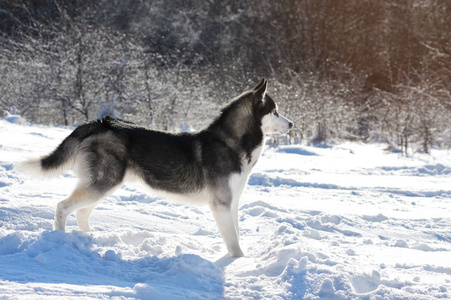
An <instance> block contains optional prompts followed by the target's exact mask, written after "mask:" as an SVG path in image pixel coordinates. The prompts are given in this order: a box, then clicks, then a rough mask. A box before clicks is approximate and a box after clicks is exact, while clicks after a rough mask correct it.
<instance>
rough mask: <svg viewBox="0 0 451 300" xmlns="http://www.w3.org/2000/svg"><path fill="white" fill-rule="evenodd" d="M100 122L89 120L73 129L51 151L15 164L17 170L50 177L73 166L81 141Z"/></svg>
mask: <svg viewBox="0 0 451 300" xmlns="http://www.w3.org/2000/svg"><path fill="white" fill-rule="evenodd" d="M99 126H100V127H102V125H101V122H96V121H94V122H91V123H88V124H85V125H82V126H79V127H78V128H77V129H75V130H74V131H73V132H72V133H71V134H70V135H69V136H68V137H67V138H66V139H65V140H64V141H63V142H62V143H61V144H60V145H59V146H58V147H57V148H56V149H55V150H54V151H53V152H52V153H50V154H48V155H45V156H42V157H38V158H31V159H28V160H25V161H22V162H19V163H17V164H16V165H15V169H16V170H17V171H19V172H22V173H26V174H28V175H31V176H33V177H36V178H52V177H56V176H58V175H61V174H62V173H63V172H65V171H67V170H69V169H71V168H73V166H74V164H75V159H76V157H77V153H78V150H79V148H80V145H81V143H82V142H83V140H84V139H85V138H87V137H88V136H90V135H92V134H93V133H94V132H96V131H97V132H98V130H96V129H99Z"/></svg>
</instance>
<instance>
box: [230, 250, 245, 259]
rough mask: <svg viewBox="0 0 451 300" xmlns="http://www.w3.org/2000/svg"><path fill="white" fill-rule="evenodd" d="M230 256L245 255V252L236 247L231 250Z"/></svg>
mask: <svg viewBox="0 0 451 300" xmlns="http://www.w3.org/2000/svg"><path fill="white" fill-rule="evenodd" d="M230 256H231V257H243V256H244V253H243V251H241V249H236V250H234V251H231V252H230Z"/></svg>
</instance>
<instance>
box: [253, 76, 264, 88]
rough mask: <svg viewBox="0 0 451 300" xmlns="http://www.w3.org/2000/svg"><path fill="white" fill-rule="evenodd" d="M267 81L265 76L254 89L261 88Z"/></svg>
mask: <svg viewBox="0 0 451 300" xmlns="http://www.w3.org/2000/svg"><path fill="white" fill-rule="evenodd" d="M265 82H266V79H265V78H263V79H262V81H260V83H259V84H257V86H256V87H254V88H253V89H252V90H254V91H256V90H258V89H259V88H261V87H262V86H263V84H264V83H265Z"/></svg>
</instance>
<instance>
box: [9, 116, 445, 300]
mask: <svg viewBox="0 0 451 300" xmlns="http://www.w3.org/2000/svg"><path fill="white" fill-rule="evenodd" d="M17 123H18V122H16V121H14V122H10V121H8V120H0V299H42V298H45V299H61V298H65V299H71V298H72V299H93V298H100V299H105V298H113V299H134V298H135V299H222V298H224V299H436V298H450V297H451V259H450V257H451V256H450V251H451V229H450V228H451V215H450V211H451V201H450V198H451V156H450V153H449V151H448V150H441V149H432V153H431V155H426V154H414V155H413V156H411V157H403V156H401V155H400V154H399V153H392V152H386V151H384V146H383V145H379V144H370V145H365V144H360V143H344V144H341V145H336V146H333V147H329V148H327V147H322V148H317V147H310V146H303V145H302V146H301V145H294V146H282V147H266V148H265V150H264V153H263V156H262V157H261V159H260V161H259V162H258V163H257V165H256V166H255V168H254V172H253V174H252V175H251V178H250V180H249V185H248V186H247V187H246V189H245V191H244V194H243V197H242V199H241V202H240V240H241V245H242V248H243V251H244V252H245V255H246V256H245V257H243V258H238V259H235V258H230V257H228V256H227V255H225V254H226V248H225V245H224V243H223V241H222V239H221V237H220V235H219V232H218V229H217V227H216V225H215V223H214V220H213V217H212V215H211V213H210V212H209V210H208V208H207V207H203V206H185V205H180V204H175V203H172V202H169V201H166V200H165V199H162V198H159V197H157V196H155V195H152V194H147V193H146V192H145V190H142V189H141V188H139V187H135V186H128V185H127V186H124V187H123V188H122V189H120V190H119V191H117V192H116V193H115V194H114V195H112V196H111V197H109V198H107V199H105V200H104V201H103V202H102V203H101V204H100V205H99V206H98V207H97V209H96V210H94V212H93V214H92V216H91V222H90V223H91V227H92V230H93V231H92V232H91V233H82V232H80V231H79V230H78V227H77V225H76V220H75V217H74V216H70V217H69V219H68V226H67V233H63V232H60V231H52V225H53V214H54V210H55V208H56V204H57V203H58V202H59V201H61V200H63V199H64V198H65V197H67V195H68V194H69V193H70V191H71V190H72V188H73V187H74V185H75V183H76V178H74V177H73V176H72V175H71V173H68V174H65V175H63V176H61V177H59V178H57V179H54V180H49V181H39V180H34V179H29V178H26V177H25V176H23V175H22V174H18V173H16V171H15V170H14V168H13V166H14V163H16V162H18V161H21V160H23V159H24V158H26V157H29V156H36V155H41V154H45V153H48V152H49V151H51V150H53V148H54V147H56V146H57V145H58V144H59V143H60V142H61V141H62V139H63V138H64V137H65V136H67V135H68V134H69V133H70V131H71V130H70V129H67V128H58V127H44V126H37V125H27V124H24V123H22V122H20V123H19V124H17ZM20 124H22V125H20Z"/></svg>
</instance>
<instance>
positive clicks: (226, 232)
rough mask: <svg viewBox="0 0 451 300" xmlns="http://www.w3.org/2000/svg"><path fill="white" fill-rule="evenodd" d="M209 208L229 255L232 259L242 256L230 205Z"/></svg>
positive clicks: (216, 205)
mask: <svg viewBox="0 0 451 300" xmlns="http://www.w3.org/2000/svg"><path fill="white" fill-rule="evenodd" d="M210 207H211V211H212V213H213V217H214V218H215V220H216V224H218V228H219V232H220V233H221V236H222V238H223V239H224V242H225V244H226V246H227V250H229V253H230V255H231V256H233V257H241V256H244V253H243V251H241V248H240V244H239V241H238V233H237V231H236V228H235V224H234V220H233V215H232V210H231V208H230V205H224V204H214V205H211V206H210Z"/></svg>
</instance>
